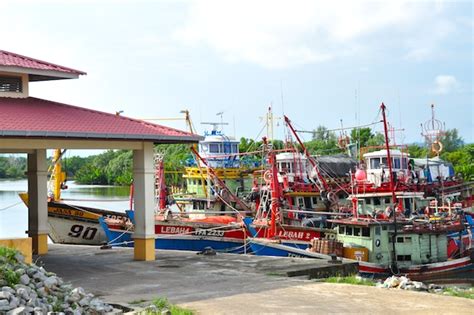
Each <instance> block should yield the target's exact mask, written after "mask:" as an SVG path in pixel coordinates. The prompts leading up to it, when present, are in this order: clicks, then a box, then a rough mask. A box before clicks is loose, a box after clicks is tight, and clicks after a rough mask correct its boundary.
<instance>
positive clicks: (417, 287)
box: [376, 276, 443, 293]
mask: <svg viewBox="0 0 474 315" xmlns="http://www.w3.org/2000/svg"><path fill="white" fill-rule="evenodd" d="M376 286H377V287H378V288H387V289H402V290H410V291H425V292H432V293H441V292H443V287H442V286H440V285H437V284H428V285H427V284H425V283H423V282H419V281H412V280H410V279H409V278H407V277H405V276H401V277H397V276H391V277H388V278H387V279H385V281H384V282H380V283H377V284H376Z"/></svg>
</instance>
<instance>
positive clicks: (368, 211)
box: [347, 191, 429, 217]
mask: <svg viewBox="0 0 474 315" xmlns="http://www.w3.org/2000/svg"><path fill="white" fill-rule="evenodd" d="M395 196H396V197H397V199H398V202H399V205H401V212H403V213H404V215H405V216H406V217H410V215H412V214H416V213H419V212H420V211H423V209H424V208H425V207H426V206H427V205H428V204H429V200H427V199H425V198H424V195H423V193H422V192H408V191H397V192H395ZM352 198H357V205H358V206H357V209H358V210H357V214H358V215H361V216H374V217H375V215H376V214H380V213H383V212H385V211H386V209H387V207H393V202H392V193H391V192H373V193H361V194H353V195H350V196H349V198H348V199H347V200H348V201H349V202H350V201H351V200H352Z"/></svg>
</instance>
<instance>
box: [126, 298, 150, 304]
mask: <svg viewBox="0 0 474 315" xmlns="http://www.w3.org/2000/svg"><path fill="white" fill-rule="evenodd" d="M146 301H147V300H144V299H141V300H133V301H131V302H128V304H130V305H136V304H142V303H145V302H146Z"/></svg>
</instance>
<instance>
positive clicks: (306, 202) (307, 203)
mask: <svg viewBox="0 0 474 315" xmlns="http://www.w3.org/2000/svg"><path fill="white" fill-rule="evenodd" d="M304 207H305V208H306V209H311V208H312V205H311V198H310V197H305V198H304Z"/></svg>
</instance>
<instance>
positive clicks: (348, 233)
mask: <svg viewBox="0 0 474 315" xmlns="http://www.w3.org/2000/svg"><path fill="white" fill-rule="evenodd" d="M346 235H352V226H348V227H346Z"/></svg>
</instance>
